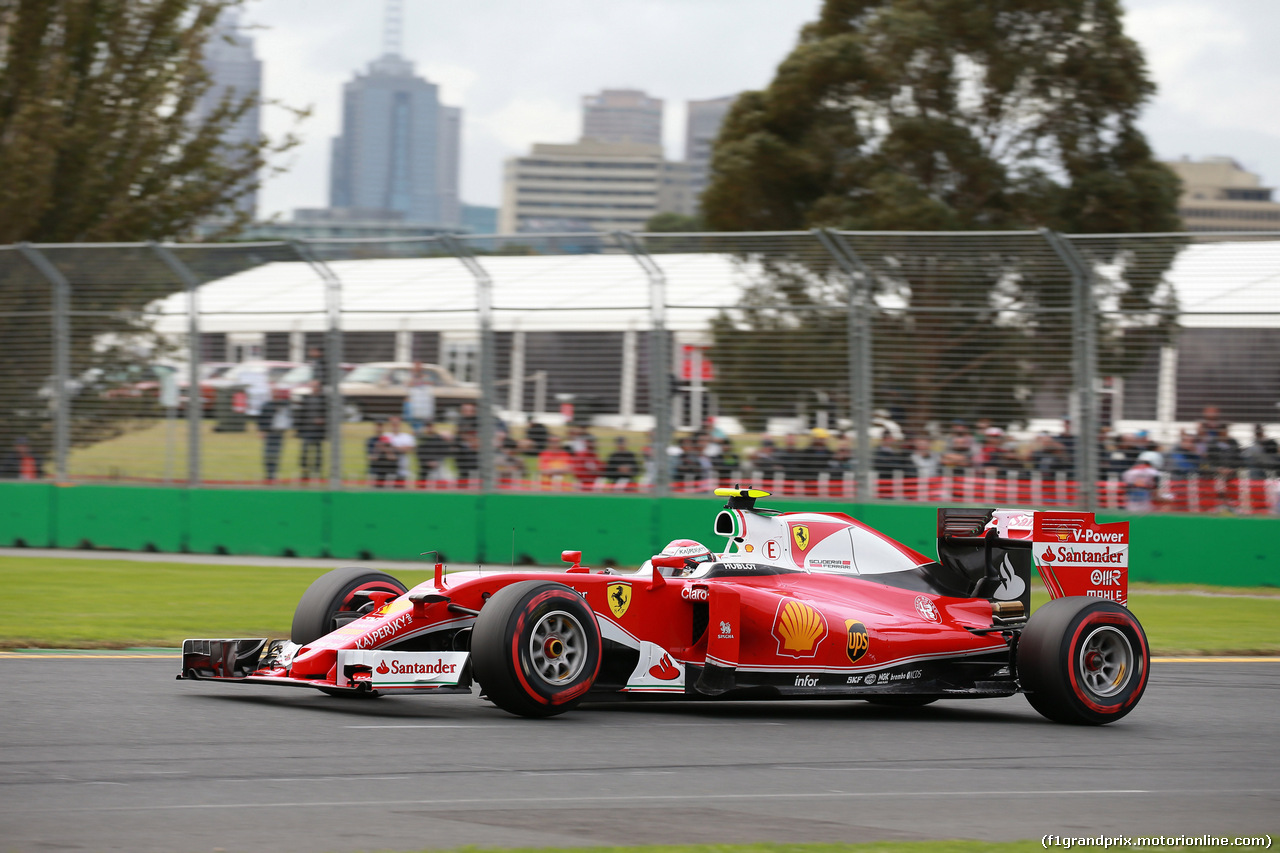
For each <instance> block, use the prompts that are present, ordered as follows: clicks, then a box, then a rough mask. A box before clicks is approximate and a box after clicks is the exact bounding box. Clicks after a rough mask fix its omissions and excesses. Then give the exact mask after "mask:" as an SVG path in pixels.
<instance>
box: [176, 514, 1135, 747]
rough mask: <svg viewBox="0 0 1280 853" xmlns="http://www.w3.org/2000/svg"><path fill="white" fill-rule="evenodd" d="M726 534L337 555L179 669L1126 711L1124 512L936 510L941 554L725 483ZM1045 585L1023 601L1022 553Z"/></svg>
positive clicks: (538, 705) (524, 694)
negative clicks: (430, 560) (556, 561)
mask: <svg viewBox="0 0 1280 853" xmlns="http://www.w3.org/2000/svg"><path fill="white" fill-rule="evenodd" d="M717 494H719V495H721V496H722V497H728V499H729V500H728V503H727V504H726V505H725V507H724V509H723V510H722V511H721V512H720V513H719V515H718V516H717V517H716V519H715V533H716V534H718V535H720V536H723V537H726V538H727V543H726V547H725V550H724V551H723V552H722V553H720V554H712V553H711V552H710V551H708V550H707V549H705V548H703V547H702V546H700V545H698V543H696V542H693V541H691V540H678V541H677V542H675V543H672V546H668V548H667V549H666V550H665V551H664V553H663V554H660V555H658V556H656V557H654V558H653V559H652V560H648V561H646V562H645V563H644V565H643V566H641V568H640V569H639V570H638V571H635V572H630V573H624V572H618V571H615V570H610V569H603V570H591V569H588V568H586V567H584V566H581V565H579V559H580V554H579V553H578V552H565V557H566V560H568V561H572V562H573V566H572V567H571V568H569V569H568V570H567V571H564V572H550V571H538V572H534V571H507V570H502V571H471V572H458V573H451V574H448V575H445V574H444V573H443V571H442V568H441V567H440V566H439V565H437V566H436V574H435V578H434V579H433V580H431V581H428V582H426V583H423V584H420V585H419V586H417V587H415V588H413V589H412V590H406V589H405V587H404V586H403V585H402V584H401V583H400V582H399V581H397V580H396V579H395V578H393V577H391V576H390V575H388V574H385V573H383V572H379V571H373V570H369V569H361V568H345V569H337V570H335V571H332V572H329V573H328V574H326V575H324V576H322V577H321V578H319V579H318V580H316V581H315V582H314V583H313V584H312V585H311V586H310V587H309V588H308V589H307V591H306V592H305V593H304V594H303V596H302V599H301V601H300V602H299V604H298V608H297V611H296V613H295V614H294V619H293V630H292V637H291V641H284V640H270V641H268V640H265V639H257V640H244V639H236V640H187V641H186V642H185V643H184V644H183V650H182V672H181V674H180V675H179V678H188V679H211V680H216V681H236V682H249V683H259V684H277V685H295V686H304V687H313V688H319V689H320V690H323V691H325V692H326V693H330V694H336V695H351V696H358V695H365V696H369V695H378V694H383V693H387V694H390V693H402V692H421V693H466V692H470V690H471V686H472V685H473V684H474V683H477V682H478V684H479V687H480V690H481V691H482V692H483V694H484V695H485V696H486V697H487V698H488V699H489V700H491V701H492V702H494V703H495V704H497V705H498V706H499V707H501V708H503V709H505V710H507V711H509V712H511V713H513V714H519V715H524V716H530V717H544V716H551V715H554V714H559V713H562V712H564V711H567V710H569V709H571V708H573V707H574V706H575V705H577V704H578V703H579V702H581V701H582V700H583V699H585V698H592V699H604V698H612V699H657V698H664V697H665V698H673V697H674V698H680V699H684V700H689V699H707V700H711V699H763V698H784V699H797V698H812V699H862V700H866V701H869V702H876V703H881V704H886V705H924V704H927V703H929V702H933V701H935V700H938V699H969V698H981V697H990V696H1009V695H1012V694H1014V693H1018V692H1021V693H1025V694H1026V696H1027V698H1028V700H1030V702H1031V704H1032V706H1033V707H1034V708H1035V709H1036V710H1037V711H1039V712H1040V713H1041V714H1043V715H1044V716H1046V717H1048V718H1050V719H1052V720H1057V721H1060V722H1066V723H1084V724H1099V723H1107V722H1111V721H1113V720H1118V719H1119V718H1121V717H1123V716H1124V715H1125V714H1127V713H1129V711H1131V710H1133V708H1134V706H1135V705H1137V703H1138V700H1139V699H1140V698H1141V696H1142V693H1143V690H1144V689H1145V688H1146V684H1147V675H1148V671H1149V669H1150V654H1149V651H1148V648H1147V640H1146V636H1145V634H1144V633H1143V630H1142V627H1141V625H1139V624H1138V620H1137V619H1135V618H1134V617H1133V615H1132V614H1130V613H1129V611H1128V609H1127V608H1126V607H1125V600H1126V593H1127V583H1128V581H1127V570H1128V548H1129V545H1128V539H1129V525H1128V523H1127V522H1126V523H1118V524H1097V523H1095V521H1094V518H1093V516H1092V514H1090V513H1080V512H1027V511H1023V510H995V509H969V508H964V509H941V510H939V511H938V559H937V560H931V559H929V558H928V557H926V556H924V555H922V554H920V553H918V552H916V551H914V550H912V549H911V548H908V547H906V546H905V545H902V544H900V543H898V542H895V541H893V540H892V539H890V538H889V537H887V536H885V535H884V534H881V533H878V532H876V531H875V530H872V529H871V528H870V527H867V526H866V525H864V524H862V523H860V522H858V521H856V520H855V519H853V518H850V517H849V516H847V515H844V514H841V513H812V512H778V511H774V510H769V509H764V508H759V507H756V505H755V503H756V500H757V499H759V498H761V497H764V496H766V495H767V493H765V492H760V491H754V490H736V489H722V490H719V491H718V492H717ZM1033 557H1034V560H1035V561H1036V562H1037V563H1038V565H1039V568H1040V574H1041V576H1042V577H1043V579H1044V581H1045V585H1046V587H1047V588H1048V590H1049V593H1050V595H1051V596H1052V597H1053V600H1052V601H1050V602H1049V603H1047V604H1045V605H1043V606H1042V607H1040V608H1039V609H1038V610H1036V612H1035V613H1030V603H1031V590H1030V582H1031V567H1032V561H1033Z"/></svg>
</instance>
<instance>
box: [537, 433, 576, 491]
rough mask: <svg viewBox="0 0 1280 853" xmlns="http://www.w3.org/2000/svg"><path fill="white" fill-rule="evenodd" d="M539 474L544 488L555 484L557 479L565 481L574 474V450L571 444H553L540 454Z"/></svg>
mask: <svg viewBox="0 0 1280 853" xmlns="http://www.w3.org/2000/svg"><path fill="white" fill-rule="evenodd" d="M538 474H539V476H540V477H541V478H542V485H543V486H549V485H551V484H553V483H554V482H555V481H556V478H557V477H559V478H560V479H561V480H565V479H568V477H569V476H570V475H571V474H573V448H572V447H570V445H569V442H567V441H566V442H563V443H561V444H552V445H550V446H549V447H547V449H546V450H544V451H542V452H541V453H540V454H538Z"/></svg>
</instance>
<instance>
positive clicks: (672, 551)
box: [659, 539, 715, 576]
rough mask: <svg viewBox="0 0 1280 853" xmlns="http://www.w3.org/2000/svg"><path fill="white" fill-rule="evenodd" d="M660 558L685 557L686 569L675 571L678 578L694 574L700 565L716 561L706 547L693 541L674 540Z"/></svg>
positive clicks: (664, 549)
mask: <svg viewBox="0 0 1280 853" xmlns="http://www.w3.org/2000/svg"><path fill="white" fill-rule="evenodd" d="M659 556H665V557H677V556H678V557H684V569H683V570H680V569H676V570H675V571H674V574H675V575H677V576H679V575H688V574H692V573H693V570H694V569H695V568H697V567H698V565H699V564H701V563H710V562H711V561H713V560H714V559H715V555H714V554H712V553H711V550H710V549H709V548H707V546H706V545H703V544H702V543H701V542H697V541H695V540H693V539H672V540H671V542H670V543H668V544H667V547H665V548H663V549H662V553H661V554H660V555H659Z"/></svg>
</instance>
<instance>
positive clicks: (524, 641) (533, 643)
mask: <svg viewBox="0 0 1280 853" xmlns="http://www.w3.org/2000/svg"><path fill="white" fill-rule="evenodd" d="M602 646H603V642H602V641H601V638H600V626H599V625H598V624H597V622H596V616H595V613H593V612H592V610H591V608H590V607H588V606H587V603H586V602H585V601H584V600H583V598H582V596H580V595H578V593H576V592H574V591H573V590H572V589H570V588H569V587H567V586H565V585H564V584H560V583H554V582H550V581H539V580H532V581H521V582H519V583H514V584H512V585H511V586H508V587H504V588H503V589H501V590H499V591H498V592H496V593H494V595H493V597H491V598H490V599H489V600H488V601H487V602H486V603H485V605H484V607H483V608H481V610H480V615H479V616H477V617H476V623H475V628H474V629H473V630H472V632H471V666H472V673H473V675H474V677H475V679H476V681H478V682H480V685H481V687H482V688H483V689H484V692H485V694H486V695H487V696H488V697H489V699H490V700H491V701H492V702H493V703H494V704H495V705H497V706H498V707H499V708H501V709H503V710H504V711H507V712H508V713H511V714H516V715H517V716H522V717H550V716H554V715H556V714H562V713H564V712H565V711H568V710H569V709H571V708H573V707H575V706H576V705H578V703H579V702H581V701H582V698H583V697H584V696H585V695H586V694H587V691H589V690H590V689H591V686H592V685H593V684H594V683H595V679H596V675H597V674H598V673H599V671H600V657H601V648H602Z"/></svg>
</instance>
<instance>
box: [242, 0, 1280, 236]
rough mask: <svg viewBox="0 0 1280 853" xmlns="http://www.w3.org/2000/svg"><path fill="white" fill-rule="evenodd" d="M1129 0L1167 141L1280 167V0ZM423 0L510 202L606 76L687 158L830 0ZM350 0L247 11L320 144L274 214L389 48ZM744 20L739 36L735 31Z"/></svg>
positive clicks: (431, 45)
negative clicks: (718, 109)
mask: <svg viewBox="0 0 1280 853" xmlns="http://www.w3.org/2000/svg"><path fill="white" fill-rule="evenodd" d="M1123 5H1124V7H1125V8H1126V10H1127V14H1126V29H1127V31H1128V32H1129V34H1130V35H1131V36H1132V37H1134V38H1135V40H1137V41H1138V42H1139V44H1140V45H1141V46H1142V48H1143V50H1144V52H1145V54H1146V56H1147V61H1148V67H1149V70H1150V73H1151V76H1152V78H1153V79H1154V80H1155V81H1156V83H1157V85H1158V86H1159V89H1160V91H1159V92H1158V94H1157V96H1156V98H1155V99H1154V101H1153V102H1152V103H1151V104H1149V105H1148V107H1147V109H1146V110H1145V111H1144V114H1143V116H1142V119H1141V121H1140V126H1141V127H1142V129H1143V130H1144V132H1145V133H1146V134H1147V136H1148V139H1149V140H1150V142H1151V144H1152V147H1153V149H1154V150H1155V152H1156V154H1157V156H1159V157H1161V158H1164V159H1177V158H1179V157H1181V156H1184V155H1189V156H1191V157H1194V158H1200V157H1204V156H1210V155H1226V156H1231V157H1234V158H1236V159H1237V160H1239V161H1240V162H1241V164H1242V165H1243V166H1244V167H1245V168H1246V169H1248V170H1250V171H1253V172H1256V173H1258V174H1259V175H1261V176H1262V179H1263V183H1264V184H1265V185H1267V186H1275V185H1276V184H1277V183H1280V115H1276V114H1274V113H1273V111H1268V110H1265V109H1261V108H1260V107H1262V106H1264V105H1265V104H1266V103H1270V102H1271V101H1272V100H1273V97H1272V96H1271V95H1270V92H1271V91H1273V90H1274V88H1275V86H1276V84H1280V68H1278V67H1277V64H1276V63H1274V62H1273V61H1271V58H1270V54H1269V47H1268V45H1269V43H1270V42H1273V41H1274V40H1275V38H1276V37H1280V4H1271V3H1264V2H1262V0H1221V2H1217V3H1211V2H1209V0H1124V2H1123ZM406 6H407V8H406V10H405V12H406V14H405V17H404V35H403V39H404V54H405V57H406V58H407V59H409V60H411V61H413V62H414V64H415V66H416V67H417V68H418V71H419V73H420V74H421V75H422V76H424V77H425V78H426V79H427V80H429V81H430V82H432V83H435V84H437V85H438V86H439V87H440V90H441V100H442V101H443V102H445V103H449V104H455V105H458V106H460V107H462V108H463V109H464V110H465V115H466V119H465V123H464V126H463V129H462V146H461V147H462V152H461V159H462V178H461V188H460V189H461V200H462V201H464V202H466V203H468V204H473V205H474V204H479V205H492V206H496V205H497V204H498V203H499V200H500V198H501V181H502V168H503V167H502V163H503V160H504V159H506V158H508V157H512V156H522V155H524V154H527V153H528V151H529V150H530V146H531V145H532V144H534V143H536V142H543V143H567V142H571V141H573V140H575V139H577V138H578V136H579V133H580V131H581V121H582V114H581V103H582V98H583V97H584V96H587V95H590V94H591V93H595V92H600V91H601V90H604V89H626V88H631V89H639V90H644V91H645V92H646V93H647V94H648V95H650V96H651V97H654V98H657V99H660V100H662V101H664V102H665V110H664V122H663V146H664V149H665V153H666V156H667V158H668V159H671V160H680V159H683V158H684V147H685V130H686V128H685V111H686V105H687V102H688V101H699V100H707V99H713V98H718V97H722V96H725V95H729V94H733V93H736V92H739V91H742V90H746V89H759V88H762V87H763V86H765V85H767V84H768V82H769V81H770V80H771V79H772V77H773V73H774V70H775V68H776V66H777V64H778V63H779V62H780V61H781V60H782V59H784V58H785V57H786V55H787V54H788V53H789V52H790V50H791V48H792V47H793V46H794V44H795V41H796V38H797V35H798V31H799V28H800V27H801V26H802V25H803V24H804V23H806V22H808V21H811V20H813V19H814V18H815V17H816V14H817V11H818V9H819V8H820V6H821V3H820V2H819V0H806V2H794V3H788V4H778V3H776V2H772V0H699V1H698V2H693V3H690V2H677V0H618V2H617V3H614V4H609V5H608V6H607V7H600V6H598V5H596V4H591V3H588V2H585V0H548V2H547V3H544V4H541V5H540V6H539V7H538V10H537V12H536V14H535V13H534V12H533V11H532V10H531V9H530V8H529V7H526V6H524V5H521V4H518V3H516V2H514V0H490V2H487V3H484V4H481V5H480V6H479V7H474V6H473V7H468V8H467V9H466V10H462V9H459V8H454V7H450V6H445V5H438V4H428V3H425V2H420V3H419V2H411V3H408V4H406ZM351 10H352V6H351V5H350V4H347V3H343V2H340V0H318V2H310V3H307V4H301V3H299V2H297V0H259V2H255V3H251V4H250V5H249V6H247V7H246V11H245V13H244V14H243V16H242V18H243V19H244V21H245V23H247V24H249V25H250V26H253V27H254V29H252V30H251V31H250V32H251V34H252V35H253V36H254V37H255V39H256V42H257V54H258V58H259V59H260V60H262V62H263V94H264V96H265V97H267V98H271V99H277V100H280V101H283V102H284V103H286V104H289V105H290V106H297V107H306V106H311V107H313V115H312V117H311V118H310V119H309V120H308V121H306V122H304V123H303V124H302V125H301V126H300V127H298V128H297V130H298V131H299V132H300V133H301V135H302V136H303V137H304V143H303V145H301V146H300V147H299V148H298V149H297V150H296V151H295V152H292V153H291V154H290V155H287V156H286V157H285V158H284V159H283V160H282V161H281V162H282V163H283V164H284V165H287V166H289V167H290V173H289V174H286V175H283V176H279V177H277V178H274V179H272V180H271V181H269V182H268V183H267V184H266V185H265V186H264V188H263V190H262V191H261V192H260V194H259V199H260V203H259V208H260V210H261V212H262V214H263V215H271V214H273V213H277V214H282V215H283V216H285V217H287V216H288V215H290V213H291V212H292V210H293V209H294V208H299V207H321V206H324V205H325V204H326V202H327V195H328V194H327V184H328V180H327V177H328V170H329V157H328V139H329V138H331V137H332V136H335V135H336V134H337V133H338V128H339V122H340V116H341V108H340V97H341V96H340V92H341V85H342V83H343V82H345V81H346V80H349V79H350V78H351V76H352V75H353V74H354V73H355V72H356V71H357V70H358V69H359V68H361V67H363V66H365V65H367V63H368V62H369V61H370V60H371V59H373V58H374V57H375V56H376V55H377V54H378V52H379V44H380V41H381V38H382V26H383V22H382V15H381V9H380V8H379V10H378V11H379V14H377V15H363V16H361V15H356V14H353V13H352V11H351ZM535 18H536V19H537V20H536V21H535V20H534V19H535ZM729 21H732V22H733V23H734V33H735V35H734V38H732V39H727V38H725V37H724V33H725V32H726V26H727V22H729ZM535 33H536V35H534V34H535ZM619 33H623V34H625V37H621V36H619V35H618V34H619ZM263 113H264V115H263V126H264V129H265V130H266V132H268V133H270V134H272V135H274V136H279V135H280V134H281V133H282V132H283V131H285V130H287V129H289V128H290V126H291V125H290V121H289V119H288V118H287V117H286V115H285V111H283V110H279V109H267V110H264V111H263Z"/></svg>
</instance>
